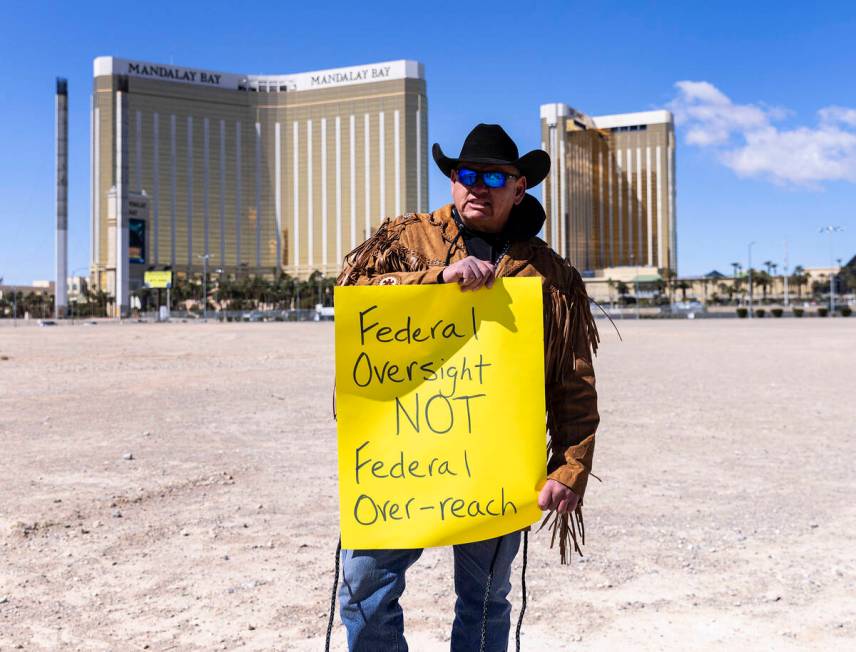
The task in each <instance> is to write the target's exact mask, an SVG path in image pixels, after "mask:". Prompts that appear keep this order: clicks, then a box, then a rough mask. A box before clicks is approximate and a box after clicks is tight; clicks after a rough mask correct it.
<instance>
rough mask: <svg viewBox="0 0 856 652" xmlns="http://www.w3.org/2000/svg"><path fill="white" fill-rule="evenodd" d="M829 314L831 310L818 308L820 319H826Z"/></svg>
mask: <svg viewBox="0 0 856 652" xmlns="http://www.w3.org/2000/svg"><path fill="white" fill-rule="evenodd" d="M828 314H829V308H818V309H817V316H818V317H826V316H827V315H828Z"/></svg>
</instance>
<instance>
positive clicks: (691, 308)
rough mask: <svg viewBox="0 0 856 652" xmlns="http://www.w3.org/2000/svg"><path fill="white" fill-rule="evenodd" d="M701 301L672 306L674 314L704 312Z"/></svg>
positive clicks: (676, 303) (679, 303)
mask: <svg viewBox="0 0 856 652" xmlns="http://www.w3.org/2000/svg"><path fill="white" fill-rule="evenodd" d="M702 311H704V306H703V305H702V303H701V301H678V302H675V303H673V304H672V312H702Z"/></svg>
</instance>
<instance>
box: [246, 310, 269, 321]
mask: <svg viewBox="0 0 856 652" xmlns="http://www.w3.org/2000/svg"><path fill="white" fill-rule="evenodd" d="M263 319H264V313H263V312H262V311H261V310H253V311H251V312H245V313H244V314H243V315H241V321H262V320H263Z"/></svg>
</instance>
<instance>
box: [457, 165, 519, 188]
mask: <svg viewBox="0 0 856 652" xmlns="http://www.w3.org/2000/svg"><path fill="white" fill-rule="evenodd" d="M457 173H458V181H460V182H461V183H462V184H464V185H465V186H466V187H467V188H472V187H473V186H474V185H476V184H477V183H478V182H479V179H481V180H482V182H483V183H484V185H485V186H487V187H488V188H502V187H503V186H504V185H505V181H506V180H507V179H508V178H512V179H516V178H517V176H518V175H516V174H508V173H507V172H501V171H500V170H487V171H484V172H479V171H476V170H471V169H469V168H458V170H457Z"/></svg>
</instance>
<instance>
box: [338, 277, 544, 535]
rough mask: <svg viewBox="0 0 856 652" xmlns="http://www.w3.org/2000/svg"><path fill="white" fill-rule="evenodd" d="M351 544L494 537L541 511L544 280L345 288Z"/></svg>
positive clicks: (346, 509)
mask: <svg viewBox="0 0 856 652" xmlns="http://www.w3.org/2000/svg"><path fill="white" fill-rule="evenodd" d="M335 298H336V302H335V303H336V395H337V412H338V431H339V499H340V516H341V528H342V546H343V547H344V548H356V549H365V548H375V549H376V548H422V547H427V546H440V545H450V544H455V543H468V542H471V541H481V540H484V539H489V538H492V537H496V536H500V535H502V534H507V533H509V532H513V531H515V530H519V529H521V528H523V527H526V526H527V525H530V524H532V523H534V522H535V521H536V520H538V518H539V517H540V515H541V510H540V509H539V508H538V506H537V496H538V489H539V488H540V487H541V486H542V485H543V483H544V480H545V464H546V460H545V446H544V444H545V435H544V429H545V423H544V348H543V346H544V344H543V342H544V339H543V322H542V305H541V300H542V299H541V283H540V280H539V279H535V278H522V279H502V280H498V281H497V282H496V284H495V285H494V287H493V288H492V289H491V290H486V289H482V290H478V291H476V292H462V291H461V290H460V288H459V287H458V286H457V285H456V284H455V285H439V286H438V285H404V286H400V285H399V286H368V287H339V288H336V297H335Z"/></svg>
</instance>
